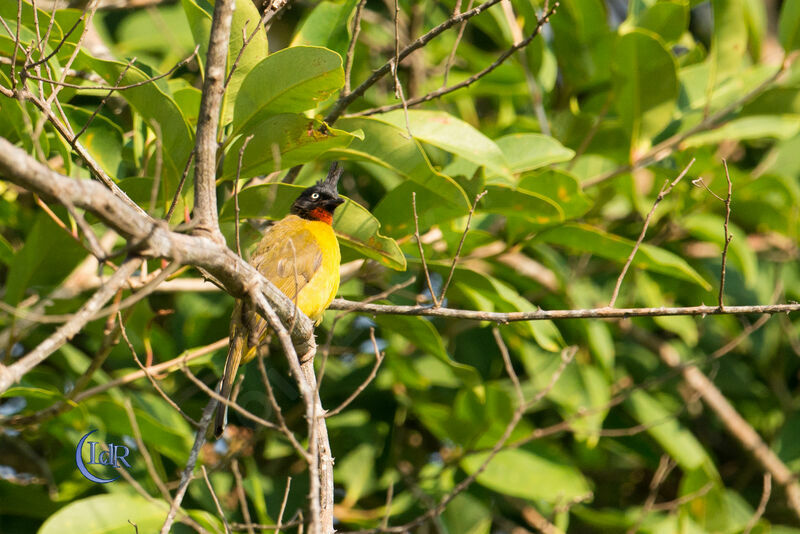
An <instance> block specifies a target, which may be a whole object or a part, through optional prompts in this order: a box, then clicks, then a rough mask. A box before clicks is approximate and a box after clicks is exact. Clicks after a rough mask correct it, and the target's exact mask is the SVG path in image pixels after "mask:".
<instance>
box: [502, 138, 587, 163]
mask: <svg viewBox="0 0 800 534" xmlns="http://www.w3.org/2000/svg"><path fill="white" fill-rule="evenodd" d="M495 142H496V143H497V146H498V147H500V150H502V151H503V155H504V156H505V158H506V161H507V162H508V167H509V170H510V171H511V172H513V173H519V172H525V171H532V170H534V169H538V168H539V167H545V166H547V165H552V164H553V163H561V162H564V161H569V160H571V159H572V157H573V156H574V155H575V151H574V150H570V149H569V148H566V147H564V145H562V144H561V143H559V142H558V140H556V139H555V138H554V137H550V136H548V135H542V134H536V133H524V134H523V133H519V134H511V135H506V136H505V137H501V138H499V139H496V140H495Z"/></svg>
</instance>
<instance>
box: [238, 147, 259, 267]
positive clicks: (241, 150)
mask: <svg viewBox="0 0 800 534" xmlns="http://www.w3.org/2000/svg"><path fill="white" fill-rule="evenodd" d="M253 137H255V135H254V134H250V135H248V136H247V137H245V139H244V142H243V143H242V148H240V149H239V163H238V164H237V165H236V179H235V180H234V181H233V206H234V208H233V210H234V213H235V214H236V219H235V223H234V227H233V228H234V232H235V233H236V253H237V254H238V255H239V257H240V258H241V257H242V246H241V244H240V243H239V176H240V175H241V172H242V158H244V151H245V149H246V148H247V144H248V143H249V142H250V141H252V140H253Z"/></svg>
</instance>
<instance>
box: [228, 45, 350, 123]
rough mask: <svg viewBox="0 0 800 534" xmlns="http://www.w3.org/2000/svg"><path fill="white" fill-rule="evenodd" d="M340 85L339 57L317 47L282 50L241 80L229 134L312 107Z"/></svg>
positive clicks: (340, 63)
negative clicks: (271, 118)
mask: <svg viewBox="0 0 800 534" xmlns="http://www.w3.org/2000/svg"><path fill="white" fill-rule="evenodd" d="M342 85H344V70H343V69H342V58H341V57H340V56H339V54H337V53H336V52H332V51H331V50H328V49H326V48H321V47H317V46H295V47H292V48H286V49H284V50H281V51H279V52H276V53H274V54H272V55H270V56H269V57H267V58H264V59H263V60H261V62H259V63H258V64H257V65H255V66H254V67H253V69H252V70H251V71H250V72H249V73H248V75H247V76H246V77H245V78H244V80H243V81H242V86H241V88H240V89H239V94H238V96H237V97H236V104H235V107H234V112H233V135H236V134H237V133H240V132H242V133H245V134H250V133H255V132H257V131H259V125H260V124H261V123H263V121H264V120H265V119H266V118H267V117H270V116H272V115H277V114H279V113H301V112H303V111H306V110H309V109H312V108H314V107H315V106H316V105H317V104H318V103H320V102H322V101H323V100H325V99H326V98H328V97H329V96H331V95H332V94H333V93H334V92H336V91H338V90H339V89H340V88H341V87H342Z"/></svg>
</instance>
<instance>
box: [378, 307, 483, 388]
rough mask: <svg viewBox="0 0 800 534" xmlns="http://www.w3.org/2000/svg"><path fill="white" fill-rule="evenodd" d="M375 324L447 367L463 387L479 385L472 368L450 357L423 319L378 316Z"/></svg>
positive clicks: (429, 324) (434, 330) (475, 372)
mask: <svg viewBox="0 0 800 534" xmlns="http://www.w3.org/2000/svg"><path fill="white" fill-rule="evenodd" d="M375 322H376V323H377V324H378V326H380V327H381V328H383V329H386V330H390V331H392V332H396V333H397V334H399V335H401V336H403V337H404V338H406V339H407V340H408V341H410V342H411V343H412V344H413V345H415V346H416V347H417V348H418V349H419V350H421V351H423V352H424V353H426V354H430V355H432V356H434V357H435V358H436V359H437V360H439V361H440V362H442V363H444V364H446V365H447V366H449V367H450V368H451V370H452V371H453V373H454V374H455V375H456V376H457V377H458V378H459V379H460V380H461V381H462V382H463V383H464V385H466V386H468V387H474V386H478V385H480V384H481V382H482V380H481V377H480V375H479V374H478V372H477V371H476V370H475V368H474V367H472V366H470V365H466V364H463V363H459V362H457V361H455V360H453V359H452V358H451V357H450V355H449V354H448V353H447V349H446V348H445V346H444V342H443V341H442V336H441V334H440V333H439V332H437V331H436V328H434V326H433V324H431V322H430V321H428V320H426V319H425V318H423V317H416V316H413V315H379V316H377V317H375Z"/></svg>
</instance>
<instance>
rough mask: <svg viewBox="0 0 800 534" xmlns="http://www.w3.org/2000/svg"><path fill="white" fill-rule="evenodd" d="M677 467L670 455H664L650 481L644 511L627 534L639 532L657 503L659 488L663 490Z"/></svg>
mask: <svg viewBox="0 0 800 534" xmlns="http://www.w3.org/2000/svg"><path fill="white" fill-rule="evenodd" d="M675 465H676V464H675V462H673V461H672V458H670V457H669V455H666V454H664V455H662V456H661V460H659V462H658V468H657V469H656V472H655V473H654V474H653V478H652V480H650V492H649V493H648V495H647V499H646V500H645V501H644V506H642V510H641V512H640V513H639V518H638V519H637V520H636V523H634V524H633V525H632V526H631V528H629V529H628V531H627V534H635V533H636V532H638V531H639V526H640V525H641V524H642V522H643V521H644V520H645V518H646V517H647V514H649V513H650V511H651V510H652V509H653V506H654V505H655V503H656V498H657V497H658V490H659V488H661V485H662V484H663V483H664V481H665V480H666V479H667V477H668V476H669V474H670V472H671V471H672V470H673V469H674V468H675Z"/></svg>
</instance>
